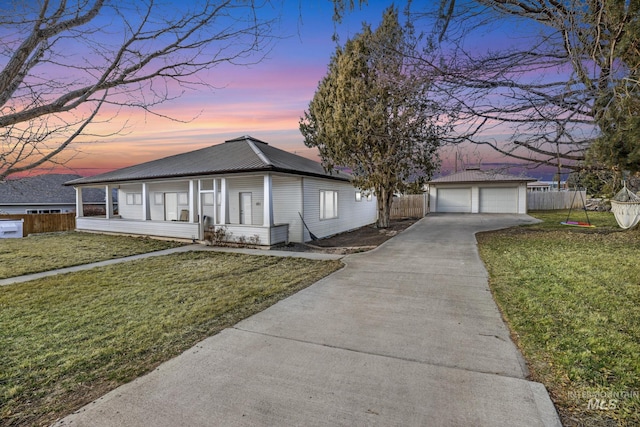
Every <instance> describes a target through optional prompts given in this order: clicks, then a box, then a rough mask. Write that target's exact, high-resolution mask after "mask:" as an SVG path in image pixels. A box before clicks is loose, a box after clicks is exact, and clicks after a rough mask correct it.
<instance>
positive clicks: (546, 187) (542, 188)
mask: <svg viewBox="0 0 640 427" xmlns="http://www.w3.org/2000/svg"><path fill="white" fill-rule="evenodd" d="M567 189H568V188H567V183H566V181H560V190H567ZM527 190H528V191H532V192H533V191H537V192H548V191H558V181H536V182H529V183H527Z"/></svg>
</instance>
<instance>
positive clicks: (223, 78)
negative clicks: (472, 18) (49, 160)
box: [60, 0, 505, 175]
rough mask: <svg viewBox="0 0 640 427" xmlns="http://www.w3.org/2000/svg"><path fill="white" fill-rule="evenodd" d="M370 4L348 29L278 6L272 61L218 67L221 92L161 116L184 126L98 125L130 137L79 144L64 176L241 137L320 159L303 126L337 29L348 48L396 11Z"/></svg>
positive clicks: (479, 157)
mask: <svg viewBox="0 0 640 427" xmlns="http://www.w3.org/2000/svg"><path fill="white" fill-rule="evenodd" d="M368 3H369V4H368V5H364V6H362V8H361V9H356V10H354V11H352V12H350V13H348V14H347V15H346V17H345V19H344V21H343V22H342V23H341V24H334V22H333V21H332V14H333V5H332V3H331V2H330V1H328V0H304V1H298V0H290V1H287V2H285V4H284V6H276V8H278V9H276V10H273V11H272V12H274V13H275V14H278V15H280V13H281V12H282V15H281V18H280V19H281V22H280V25H279V27H278V28H277V29H276V33H275V35H276V36H278V37H279V39H278V40H276V41H275V43H274V45H273V48H272V50H271V51H270V52H269V53H268V55H267V57H266V58H265V59H263V60H262V61H260V62H259V63H257V64H255V65H252V66H248V67H245V66H231V65H227V66H224V67H218V68H216V69H214V70H212V71H211V72H209V74H208V75H206V76H204V77H205V79H206V80H207V81H208V82H210V83H211V84H212V85H214V86H215V87H217V88H219V89H215V90H214V89H211V90H202V91H192V92H187V93H185V94H184V95H183V96H181V97H180V98H179V99H176V100H173V101H171V102H168V103H166V104H164V105H162V106H161V107H160V108H156V109H155V110H156V111H157V112H159V113H161V114H163V115H166V116H170V117H172V118H175V119H177V120H179V121H172V120H169V119H166V118H160V117H157V116H154V115H151V114H148V113H147V114H145V113H143V112H141V111H139V110H125V111H122V112H120V113H119V114H118V116H117V117H116V118H115V119H113V120H111V121H110V122H109V123H107V124H103V125H100V124H97V125H96V126H95V128H94V129H95V130H97V131H101V132H109V131H112V130H113V129H118V128H120V127H121V126H124V130H123V131H122V132H121V133H120V134H119V135H117V136H112V137H107V138H99V139H96V138H92V137H83V138H82V139H81V142H80V143H79V144H76V151H75V152H74V158H73V159H72V160H71V161H69V162H68V163H67V164H66V169H65V170H63V171H60V172H65V173H69V172H73V173H79V174H81V175H94V174H97V173H102V172H106V171H109V170H113V169H117V168H121V167H125V166H130V165H133V164H138V163H142V162H145V161H148V160H153V159H158V158H161V157H165V156H168V155H172V154H176V153H181V152H186V151H191V150H195V149H198V148H202V147H206V146H210V145H214V144H219V143H222V142H224V141H225V140H227V139H232V138H236V137H238V136H242V135H251V136H253V137H255V138H258V139H261V140H263V141H265V142H268V143H269V144H271V145H273V146H276V147H278V148H281V149H284V150H286V151H290V152H294V153H297V154H300V155H303V156H305V157H309V158H313V159H314V160H318V158H317V155H316V151H315V149H309V148H307V147H305V145H304V144H303V138H302V135H301V134H300V131H299V129H298V122H299V119H300V117H301V116H302V115H303V112H304V110H305V109H306V108H307V107H308V104H309V101H310V100H311V99H312V97H313V95H314V93H315V90H316V88H317V85H318V82H319V80H320V79H321V78H322V77H323V76H324V75H325V74H326V70H327V65H328V63H329V60H330V57H331V54H332V53H333V52H334V50H335V46H336V45H335V42H334V41H332V35H333V34H334V30H337V33H338V35H339V38H340V42H341V43H344V42H345V41H346V40H347V39H348V38H350V37H353V35H355V34H356V33H358V32H360V30H361V28H362V22H363V21H366V22H368V23H370V24H371V25H372V26H373V27H374V28H375V27H377V26H378V24H379V22H380V21H381V17H382V12H383V10H384V9H385V8H387V7H388V6H389V4H391V2H390V1H376V0H370V1H369V2H368ZM279 8H282V9H279ZM334 25H337V26H336V27H335V28H334ZM504 40H505V32H504V29H503V30H502V31H501V30H500V29H499V28H498V29H496V32H495V33H493V34H486V35H485V36H483V37H482V38H479V39H478V40H477V43H478V45H479V46H487V45H491V46H494V47H495V46H496V45H497V44H499V43H501V42H504ZM107 129H108V130H107ZM97 133H99V132H97ZM444 155H445V157H446V156H447V153H444ZM466 158H467V159H469V160H472V161H474V162H476V161H482V162H483V163H490V162H499V161H500V159H499V158H497V157H496V156H495V155H494V154H493V153H492V152H487V151H484V152H481V153H480V152H477V151H475V150H470V151H469V152H467V153H466ZM446 167H447V164H446V163H445V168H446Z"/></svg>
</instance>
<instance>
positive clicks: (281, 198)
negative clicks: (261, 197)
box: [272, 175, 304, 242]
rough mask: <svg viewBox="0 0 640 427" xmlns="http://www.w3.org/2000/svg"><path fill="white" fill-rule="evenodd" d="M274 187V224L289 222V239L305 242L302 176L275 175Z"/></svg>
mask: <svg viewBox="0 0 640 427" xmlns="http://www.w3.org/2000/svg"><path fill="white" fill-rule="evenodd" d="M272 187H273V191H272V194H273V222H274V224H289V241H292V242H304V235H303V231H304V227H303V226H302V220H301V219H300V215H301V214H302V211H303V209H302V178H301V177H292V176H278V175H274V176H273V179H272ZM298 212H300V215H299V214H298Z"/></svg>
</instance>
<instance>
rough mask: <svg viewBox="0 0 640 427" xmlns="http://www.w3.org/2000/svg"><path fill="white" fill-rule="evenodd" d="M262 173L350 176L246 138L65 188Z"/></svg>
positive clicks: (125, 169) (147, 163) (81, 180)
mask: <svg viewBox="0 0 640 427" xmlns="http://www.w3.org/2000/svg"><path fill="white" fill-rule="evenodd" d="M261 171H265V172H266V171H273V172H286V173H293V174H298V175H307V176H315V177H321V178H329V179H336V180H341V181H348V180H349V176H348V175H347V174H345V173H334V174H329V173H327V172H325V170H324V168H323V167H322V165H321V164H320V163H318V162H314V161H313V160H310V159H307V158H305V157H301V156H298V155H296V154H292V153H289V152H287V151H284V150H280V149H278V148H275V147H272V146H270V145H269V144H267V143H266V142H264V141H260V140H258V139H255V138H253V137H251V136H248V135H247V136H242V137H240V138H235V139H230V140H228V141H225V143H224V144H217V145H213V146H211V147H207V148H202V149H200V150H195V151H190V152H187V153H182V154H176V155H174V156H169V157H165V158H162V159H158V160H152V161H150V162H146V163H141V164H138V165H135V166H129V167H126V168H123V169H118V170H115V171H112V172H107V173H103V174H100V175H96V176H92V177H87V178H80V179H76V180H73V181H70V182H67V183H66V185H83V184H97V183H109V182H120V181H139V180H145V179H155V178H178V177H189V176H198V175H220V174H229V173H239V172H261Z"/></svg>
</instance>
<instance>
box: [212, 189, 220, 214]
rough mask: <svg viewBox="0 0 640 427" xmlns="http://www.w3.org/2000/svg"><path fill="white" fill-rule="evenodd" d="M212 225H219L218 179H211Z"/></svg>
mask: <svg viewBox="0 0 640 427" xmlns="http://www.w3.org/2000/svg"><path fill="white" fill-rule="evenodd" d="M213 223H214V224H219V223H220V222H219V221H218V178H214V179H213Z"/></svg>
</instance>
